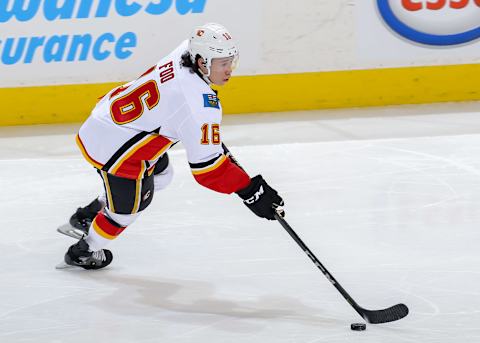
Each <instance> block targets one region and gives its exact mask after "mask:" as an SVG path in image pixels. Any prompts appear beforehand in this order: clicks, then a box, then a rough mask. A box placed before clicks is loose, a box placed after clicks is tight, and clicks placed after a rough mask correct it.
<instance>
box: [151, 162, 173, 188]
mask: <svg viewBox="0 0 480 343" xmlns="http://www.w3.org/2000/svg"><path fill="white" fill-rule="evenodd" d="M167 163H168V162H167ZM172 179H173V167H172V164H171V163H168V164H167V165H166V166H165V168H164V169H163V170H162V171H161V172H159V173H155V174H154V176H153V184H154V187H155V190H156V191H159V190H161V189H164V188H166V187H167V186H168V185H169V184H170V182H172Z"/></svg>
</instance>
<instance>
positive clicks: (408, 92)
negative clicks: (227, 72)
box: [0, 64, 480, 126]
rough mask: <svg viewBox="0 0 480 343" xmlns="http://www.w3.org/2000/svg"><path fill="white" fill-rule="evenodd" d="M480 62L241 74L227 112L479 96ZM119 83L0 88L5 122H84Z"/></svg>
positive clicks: (231, 87)
mask: <svg viewBox="0 0 480 343" xmlns="http://www.w3.org/2000/svg"><path fill="white" fill-rule="evenodd" d="M478 80H480V64H466V65H450V66H433V67H431V66H430V67H410V68H387V69H372V70H352V71H332V72H316V73H299V74H279V75H255V76H238V77H234V78H232V80H231V81H230V82H229V84H228V85H227V86H225V87H223V88H220V93H219V97H220V99H221V101H222V106H223V108H224V112H225V113H226V114H228V113H252V112H276V111H294V110H313V109H326V108H340V107H364V106H385V105H397V104H419V103H431V102H446V101H468V100H480V90H479V86H478ZM117 85H118V83H104V84H88V85H65V86H43V87H22V88H1V89H0V99H2V105H3V106H2V107H1V115H0V125H2V126H6V125H30V124H48V123H68V122H81V121H83V120H84V119H85V118H86V117H87V116H88V114H89V113H90V111H91V109H92V107H93V106H94V105H95V103H96V101H97V98H98V97H99V96H101V95H103V94H105V93H106V92H108V91H109V90H110V89H111V88H113V87H115V86H117Z"/></svg>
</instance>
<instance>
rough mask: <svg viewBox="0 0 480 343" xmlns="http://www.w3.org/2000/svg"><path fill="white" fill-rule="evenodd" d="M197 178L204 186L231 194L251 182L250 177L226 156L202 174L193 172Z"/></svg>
mask: <svg viewBox="0 0 480 343" xmlns="http://www.w3.org/2000/svg"><path fill="white" fill-rule="evenodd" d="M193 177H194V178H195V180H196V181H197V182H198V183H199V184H201V185H202V186H204V187H206V188H209V189H211V190H214V191H216V192H220V193H226V194H231V193H233V192H236V191H238V190H240V189H243V188H245V187H247V186H248V185H249V184H250V177H249V176H248V175H247V173H245V171H243V170H242V169H241V168H239V167H238V166H237V165H236V164H234V163H233V162H232V161H231V160H230V158H226V159H224V160H223V162H222V163H221V164H220V165H219V166H218V167H216V168H214V169H212V170H210V171H208V172H205V173H201V174H193Z"/></svg>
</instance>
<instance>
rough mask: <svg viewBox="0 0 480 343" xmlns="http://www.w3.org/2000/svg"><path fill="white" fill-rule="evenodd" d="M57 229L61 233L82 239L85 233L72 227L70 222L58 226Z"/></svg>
mask: <svg viewBox="0 0 480 343" xmlns="http://www.w3.org/2000/svg"><path fill="white" fill-rule="evenodd" d="M57 231H58V232H60V233H61V234H64V235H66V236H68V237H72V238H75V239H81V238H82V237H83V236H84V234H85V233H84V232H83V231H81V230H79V229H76V228H74V227H72V226H71V225H70V224H64V225H62V226H59V227H58V228H57Z"/></svg>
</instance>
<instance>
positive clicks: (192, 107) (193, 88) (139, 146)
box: [77, 41, 250, 193]
mask: <svg viewBox="0 0 480 343" xmlns="http://www.w3.org/2000/svg"><path fill="white" fill-rule="evenodd" d="M187 48H188V41H184V42H183V43H182V44H181V45H180V46H179V47H177V48H176V49H175V50H174V51H173V52H172V53H170V54H169V55H168V56H166V57H165V58H163V59H162V60H160V62H158V63H157V64H156V65H155V66H153V67H151V68H150V69H149V70H147V71H146V72H145V73H144V74H143V75H141V76H140V77H139V78H138V79H136V80H134V81H131V82H129V83H127V84H125V85H123V86H120V87H117V88H115V89H113V90H111V91H110V92H109V93H107V94H106V95H105V96H103V97H102V98H101V100H100V101H99V102H98V103H97V105H96V107H95V108H94V109H93V111H92V113H91V115H90V117H89V118H88V119H87V120H86V121H85V123H84V124H83V125H82V127H81V128H80V130H79V133H78V135H77V144H78V146H79V147H80V150H81V151H82V153H83V155H84V157H85V158H86V159H87V161H89V162H90V163H91V164H92V165H93V166H94V167H96V168H98V169H100V170H103V171H105V172H107V173H110V174H113V175H116V176H119V177H124V178H129V179H141V178H143V177H145V176H146V175H150V174H151V173H152V172H153V169H154V166H155V163H156V161H157V160H158V159H159V158H160V157H161V155H162V154H163V153H165V151H167V150H168V149H169V148H170V147H171V146H172V145H173V144H175V143H177V142H179V141H181V142H182V143H183V145H184V146H185V149H186V151H187V157H188V161H189V163H190V167H191V169H192V173H193V175H194V177H195V179H196V180H197V181H198V182H199V183H200V184H202V185H203V186H205V187H207V188H210V189H213V190H215V191H218V192H222V193H232V192H235V191H237V190H240V189H242V188H244V187H246V186H247V185H248V184H249V183H250V178H249V176H248V175H247V174H246V173H245V172H244V171H243V170H242V169H240V168H239V167H238V166H237V165H236V164H234V163H233V162H232V161H231V160H230V159H229V158H228V157H226V155H225V153H224V151H223V148H222V142H221V138H220V123H221V120H222V106H221V104H220V101H219V99H218V98H217V95H216V93H215V92H214V91H213V90H212V89H211V88H210V86H209V85H208V84H207V83H206V82H205V81H204V80H202V78H201V77H199V76H198V75H197V74H195V73H192V72H191V71H190V69H189V68H186V67H183V66H182V65H181V56H182V54H184V53H185V52H186V51H187Z"/></svg>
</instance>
